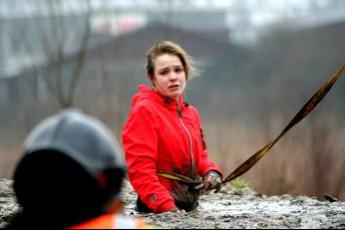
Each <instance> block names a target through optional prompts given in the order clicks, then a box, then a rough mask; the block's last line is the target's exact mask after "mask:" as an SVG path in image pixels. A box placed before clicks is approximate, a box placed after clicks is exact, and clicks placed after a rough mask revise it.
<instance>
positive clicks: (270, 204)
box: [0, 180, 345, 229]
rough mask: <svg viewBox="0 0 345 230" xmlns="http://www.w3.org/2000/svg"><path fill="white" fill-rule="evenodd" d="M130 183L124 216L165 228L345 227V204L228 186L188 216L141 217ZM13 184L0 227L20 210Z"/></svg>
mask: <svg viewBox="0 0 345 230" xmlns="http://www.w3.org/2000/svg"><path fill="white" fill-rule="evenodd" d="M135 198H136V195H135V193H134V192H133V190H132V188H131V186H130V185H129V183H126V186H125V189H124V190H123V199H124V201H125V202H126V203H127V205H126V208H125V213H126V214H128V215H134V216H140V217H143V218H145V219H146V220H147V221H148V222H149V223H153V224H156V225H158V226H160V227H162V228H178V229H181V228H210V229H214V228H345V203H344V202H329V201H319V200H316V199H312V198H310V197H306V196H298V197H292V196H290V195H287V194H285V195H282V196H265V195H261V194H258V193H256V192H254V191H252V190H250V189H242V190H236V189H233V188H232V187H231V186H226V187H224V188H223V189H222V191H221V192H220V193H218V194H213V193H210V194H205V195H203V196H202V197H201V199H200V205H199V207H198V208H197V210H195V211H192V212H189V213H185V212H182V213H164V214H159V215H153V214H139V213H137V212H136V211H135V210H134V200H135ZM17 208H18V206H17V204H16V203H15V199H14V197H13V193H12V190H11V181H8V180H0V227H1V226H4V224H5V223H6V222H7V221H8V220H9V219H10V217H11V215H13V213H14V212H15V211H16V210H17Z"/></svg>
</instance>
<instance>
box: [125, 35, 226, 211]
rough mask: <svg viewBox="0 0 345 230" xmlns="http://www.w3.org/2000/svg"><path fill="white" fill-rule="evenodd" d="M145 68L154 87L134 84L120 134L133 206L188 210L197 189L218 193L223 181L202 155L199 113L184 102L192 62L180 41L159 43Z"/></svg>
mask: <svg viewBox="0 0 345 230" xmlns="http://www.w3.org/2000/svg"><path fill="white" fill-rule="evenodd" d="M146 68H147V76H148V78H149V80H150V82H151V83H152V86H153V88H149V87H147V86H144V85H140V86H139V87H138V89H139V92H138V93H137V94H136V95H135V96H134V97H133V98H132V110H131V112H130V115H129V117H128V120H127V122H126V124H125V126H124V129H123V132H122V141H123V147H124V150H125V154H126V163H127V167H128V176H129V180H130V182H131V184H132V185H133V187H134V189H135V191H136V192H137V193H138V195H139V197H138V200H137V210H138V211H141V212H153V213H161V212H169V211H176V210H178V209H184V210H186V211H189V210H192V209H194V208H195V207H196V206H197V203H198V202H197V201H198V197H199V194H200V190H202V189H203V190H206V191H207V190H211V189H216V191H219V189H220V185H221V179H222V174H221V172H220V170H219V168H218V167H217V166H216V165H215V164H214V163H212V162H211V161H209V160H208V159H207V150H206V145H205V142H204V140H203V133H202V129H201V121H200V117H199V113H198V111H197V110H196V109H195V108H194V107H193V106H190V105H188V104H187V103H185V102H184V100H183V93H184V90H185V88H186V86H187V83H188V80H189V79H190V74H191V72H193V71H194V68H193V62H192V59H191V58H190V56H188V54H186V52H185V51H184V50H183V49H182V48H181V47H180V46H179V45H177V44H176V43H173V42H170V41H162V42H159V43H157V44H155V45H154V46H153V47H152V48H151V49H150V50H149V51H148V53H147V66H146Z"/></svg>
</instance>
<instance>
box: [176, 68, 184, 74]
mask: <svg viewBox="0 0 345 230" xmlns="http://www.w3.org/2000/svg"><path fill="white" fill-rule="evenodd" d="M182 71H183V69H182V68H176V69H175V72H176V73H181V72H182Z"/></svg>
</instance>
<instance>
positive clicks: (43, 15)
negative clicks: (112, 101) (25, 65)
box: [14, 0, 92, 108]
mask: <svg viewBox="0 0 345 230" xmlns="http://www.w3.org/2000/svg"><path fill="white" fill-rule="evenodd" d="M26 3H27V4H26V7H28V8H30V7H29V6H31V7H32V4H33V3H32V1H27V2H26ZM23 7H25V6H23ZM35 7H37V8H35V11H32V12H30V11H29V14H27V15H26V17H27V21H26V22H23V23H22V25H21V26H20V27H18V28H14V29H17V33H16V34H17V36H19V37H20V38H21V39H22V40H23V41H22V42H23V43H24V44H25V45H26V46H27V47H26V49H27V52H28V53H29V55H31V56H32V58H33V59H34V60H35V61H33V63H32V67H31V68H32V71H31V73H33V75H34V77H32V78H30V79H27V80H28V81H29V83H30V84H31V85H32V86H33V87H32V89H33V91H34V92H33V94H37V92H36V91H37V87H36V86H37V81H40V80H43V82H44V83H45V87H46V91H48V92H45V93H41V94H43V97H47V95H46V94H47V93H48V94H49V95H50V96H51V97H52V98H53V100H55V101H56V102H57V103H58V105H59V107H61V108H65V107H70V106H73V104H74V98H75V95H76V88H77V85H78V83H79V81H80V79H81V76H82V72H83V69H84V66H85V58H86V53H87V49H88V45H89V40H90V23H89V19H90V16H91V13H92V11H91V6H90V0H86V1H85V2H84V4H82V6H81V9H80V11H79V12H77V11H74V10H71V9H72V8H71V2H69V1H61V0H47V1H45V2H44V6H35ZM30 14H31V15H30ZM23 31H25V32H23Z"/></svg>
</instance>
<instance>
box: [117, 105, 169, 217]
mask: <svg viewBox="0 0 345 230" xmlns="http://www.w3.org/2000/svg"><path fill="white" fill-rule="evenodd" d="M158 129H159V127H158V125H157V123H156V122H155V117H154V116H153V115H152V114H151V112H150V111H148V110H147V109H146V108H145V107H143V106H138V107H135V108H133V110H132V112H131V114H130V116H129V118H128V120H127V122H126V124H125V126H124V129H123V132H122V142H123V147H124V150H125V156H126V163H127V167H128V176H129V180H130V182H131V184H132V185H133V188H134V189H135V191H136V192H137V193H138V194H139V196H140V199H141V200H142V201H143V202H144V203H145V204H146V205H147V206H148V208H150V209H151V210H152V211H153V212H154V213H161V212H167V211H172V210H174V209H176V206H175V203H174V200H173V198H172V197H171V195H170V193H169V191H168V190H167V189H166V188H165V187H164V186H163V185H161V183H160V182H159V179H158V177H157V175H156V173H157V167H156V163H155V162H156V161H157V154H158V153H157V141H158V140H157V132H158Z"/></svg>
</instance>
